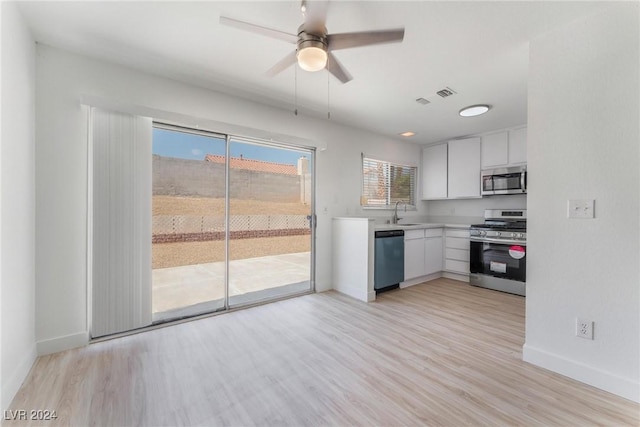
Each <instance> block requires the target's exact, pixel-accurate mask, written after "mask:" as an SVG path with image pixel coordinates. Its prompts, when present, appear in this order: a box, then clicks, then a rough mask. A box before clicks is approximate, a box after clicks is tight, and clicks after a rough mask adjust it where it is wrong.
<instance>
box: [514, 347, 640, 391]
mask: <svg viewBox="0 0 640 427" xmlns="http://www.w3.org/2000/svg"><path fill="white" fill-rule="evenodd" d="M522 360H524V361H525V362H529V363H531V364H533V365H536V366H540V367H542V368H545V369H548V370H550V371H553V372H557V373H559V374H561V375H564V376H566V377H569V378H572V379H574V380H577V381H580V382H583V383H585V384H589V385H591V386H594V387H596V388H599V389H602V390H605V391H608V392H609V393H613V394H615V395H618V396H620V397H624V398H625V399H629V400H632V401H634V402H640V382H638V381H633V380H631V379H628V378H623V377H619V376H617V375H614V374H612V373H610V372H605V371H602V370H600V369H597V368H594V367H592V366H589V365H585V364H583V363H579V362H576V361H573V360H570V359H567V358H565V357H562V356H560V355H557V354H553V353H549V352H547V351H544V350H541V349H538V348H534V347H531V346H529V345H527V344H525V345H524V346H522Z"/></svg>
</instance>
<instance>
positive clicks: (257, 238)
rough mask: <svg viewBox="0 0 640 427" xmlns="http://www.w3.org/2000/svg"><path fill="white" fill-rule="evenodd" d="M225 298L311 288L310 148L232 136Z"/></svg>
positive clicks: (236, 300) (244, 300)
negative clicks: (302, 148) (285, 145)
mask: <svg viewBox="0 0 640 427" xmlns="http://www.w3.org/2000/svg"><path fill="white" fill-rule="evenodd" d="M229 152H230V157H229V162H230V163H229V166H230V167H229V182H230V185H229V304H230V305H231V306H239V305H245V304H251V303H256V302H259V301H264V300H269V299H273V298H277V297H281V296H285V295H290V294H295V293H299V292H303V291H309V290H310V289H311V267H312V266H311V253H312V239H311V219H312V212H313V210H312V194H311V192H312V188H313V186H312V178H311V177H312V170H311V167H312V166H311V165H312V164H313V157H312V156H313V152H311V151H308V150H300V149H292V148H285V147H282V146H269V145H265V144H258V143H254V142H249V141H242V140H237V139H233V140H231V145H230V149H229Z"/></svg>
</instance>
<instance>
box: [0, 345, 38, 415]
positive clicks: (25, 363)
mask: <svg viewBox="0 0 640 427" xmlns="http://www.w3.org/2000/svg"><path fill="white" fill-rule="evenodd" d="M37 357H38V354H37V352H36V345H35V343H34V344H33V345H32V346H31V349H30V350H29V352H28V353H27V355H26V357H25V358H24V359H23V360H22V362H21V363H20V366H18V367H17V369H15V370H14V371H13V372H12V373H11V375H9V378H2V380H3V381H2V410H3V411H4V410H6V409H8V408H9V405H11V401H12V400H13V398H14V397H15V396H16V393H17V392H18V390H20V386H22V383H23V382H24V380H25V379H26V378H27V375H29V371H30V370H31V367H32V366H33V363H34V362H35V361H36V358H37Z"/></svg>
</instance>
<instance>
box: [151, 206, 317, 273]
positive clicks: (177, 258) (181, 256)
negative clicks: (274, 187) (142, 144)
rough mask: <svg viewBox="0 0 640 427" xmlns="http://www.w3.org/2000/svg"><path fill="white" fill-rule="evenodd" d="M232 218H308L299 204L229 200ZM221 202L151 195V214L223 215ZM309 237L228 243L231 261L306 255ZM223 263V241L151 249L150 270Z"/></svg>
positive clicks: (178, 244) (170, 245)
mask: <svg viewBox="0 0 640 427" xmlns="http://www.w3.org/2000/svg"><path fill="white" fill-rule="evenodd" d="M230 205H231V208H230V210H231V213H232V214H233V215H265V214H271V215H278V214H280V215H308V214H309V212H310V207H309V206H307V205H304V204H301V203H270V202H264V201H258V200H237V199H233V200H231V201H230ZM223 214H224V199H215V198H206V197H179V196H153V215H223ZM310 248H311V236H309V235H304V236H283V237H264V238H257V239H235V240H231V242H230V247H229V257H230V259H231V260H237V259H246V258H255V257H262V256H269V255H282V254H289V253H298V252H309V250H310ZM217 261H224V241H219V240H217V241H216V240H212V241H199V242H176V243H156V244H153V246H152V268H154V269H156V268H165V267H177V266H182V265H193V264H203V263H208V262H217Z"/></svg>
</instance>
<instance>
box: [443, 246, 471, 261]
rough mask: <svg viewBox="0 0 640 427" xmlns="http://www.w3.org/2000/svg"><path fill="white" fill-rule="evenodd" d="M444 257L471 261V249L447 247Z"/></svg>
mask: <svg viewBox="0 0 640 427" xmlns="http://www.w3.org/2000/svg"><path fill="white" fill-rule="evenodd" d="M444 257H445V258H446V259H448V260H449V259H453V260H457V261H465V262H466V263H469V250H468V249H466V250H465V249H451V248H446V249H445V252H444Z"/></svg>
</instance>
